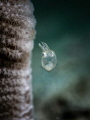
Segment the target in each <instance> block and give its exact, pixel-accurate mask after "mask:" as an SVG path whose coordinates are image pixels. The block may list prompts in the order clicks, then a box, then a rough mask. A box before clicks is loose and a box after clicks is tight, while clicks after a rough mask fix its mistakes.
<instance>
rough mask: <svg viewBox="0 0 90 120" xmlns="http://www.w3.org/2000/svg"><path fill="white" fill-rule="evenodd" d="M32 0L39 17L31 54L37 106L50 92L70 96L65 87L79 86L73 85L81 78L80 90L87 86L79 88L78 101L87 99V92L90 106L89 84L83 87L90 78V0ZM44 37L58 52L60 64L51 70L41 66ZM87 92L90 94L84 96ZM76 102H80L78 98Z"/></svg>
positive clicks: (51, 94) (49, 95)
mask: <svg viewBox="0 0 90 120" xmlns="http://www.w3.org/2000/svg"><path fill="white" fill-rule="evenodd" d="M32 2H33V5H34V8H35V11H34V15H35V18H36V20H37V25H36V31H37V34H36V39H35V41H34V49H33V55H32V75H33V93H34V104H35V109H38V107H39V105H40V103H43V101H45V100H47V99H48V98H50V97H51V96H55V95H56V96H59V95H62V94H63V96H64V95H65V96H67V95H66V94H65V90H66V91H70V90H71V89H73V88H74V89H76V87H73V88H72V86H74V85H76V86H77V85H78V84H79V81H80V85H81V84H82V87H80V86H79V88H80V89H81V90H80V89H79V90H80V91H82V90H83V88H84V91H85V92H83V93H81V92H80V91H79V92H77V93H78V94H79V96H81V97H80V100H79V103H81V104H82V105H83V102H81V99H82V101H85V100H86V99H87V96H88V100H87V102H86V103H87V105H89V106H90V102H89V101H90V95H89V94H90V92H87V91H88V90H90V86H87V84H86V86H85V87H87V89H86V88H85V87H84V85H85V81H87V83H88V80H90V76H89V73H90V1H89V0H32ZM41 41H42V42H45V43H47V44H48V46H49V47H50V49H52V50H54V51H55V53H56V55H57V60H58V62H57V66H56V67H55V69H54V70H52V71H51V72H47V71H45V70H44V69H43V68H42V67H41V57H42V56H41V53H42V51H41V49H40V48H39V46H38V43H40V42H41ZM89 85H90V84H89ZM67 87H68V89H69V90H67ZM77 90H78V87H77ZM74 91H75V90H74ZM86 93H89V94H88V95H87V96H84V95H85V94H86ZM73 94H74V93H73ZM75 94H76V92H75ZM82 94H83V95H82ZM68 96H69V93H68ZM54 98H55V97H54ZM68 99H69V98H68ZM76 101H77V100H76ZM74 103H75V104H77V102H75V101H74ZM79 103H78V104H79ZM87 105H86V106H87ZM83 106H84V105H83Z"/></svg>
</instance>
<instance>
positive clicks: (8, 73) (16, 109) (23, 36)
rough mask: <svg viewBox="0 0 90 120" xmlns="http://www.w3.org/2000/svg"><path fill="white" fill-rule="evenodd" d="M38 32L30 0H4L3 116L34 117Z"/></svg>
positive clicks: (7, 119)
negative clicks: (33, 70)
mask: <svg viewBox="0 0 90 120" xmlns="http://www.w3.org/2000/svg"><path fill="white" fill-rule="evenodd" d="M34 36H35V19H34V16H33V5H32V3H31V1H29V0H21V1H20V0H0V120H32V119H33V105H32V83H31V79H32V77H31V68H30V63H31V59H30V58H31V51H32V49H33V39H34Z"/></svg>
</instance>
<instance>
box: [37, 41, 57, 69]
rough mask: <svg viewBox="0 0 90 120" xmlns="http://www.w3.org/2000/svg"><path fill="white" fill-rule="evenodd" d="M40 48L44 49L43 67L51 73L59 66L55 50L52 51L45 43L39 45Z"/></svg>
mask: <svg viewBox="0 0 90 120" xmlns="http://www.w3.org/2000/svg"><path fill="white" fill-rule="evenodd" d="M39 47H40V48H41V49H42V51H43V52H42V60H41V64H42V67H43V68H44V69H45V70H47V71H51V70H53V68H54V67H55V66H56V64H57V58H56V54H55V52H54V51H53V50H50V49H49V47H48V45H47V44H46V43H44V42H41V44H40V43H39Z"/></svg>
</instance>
